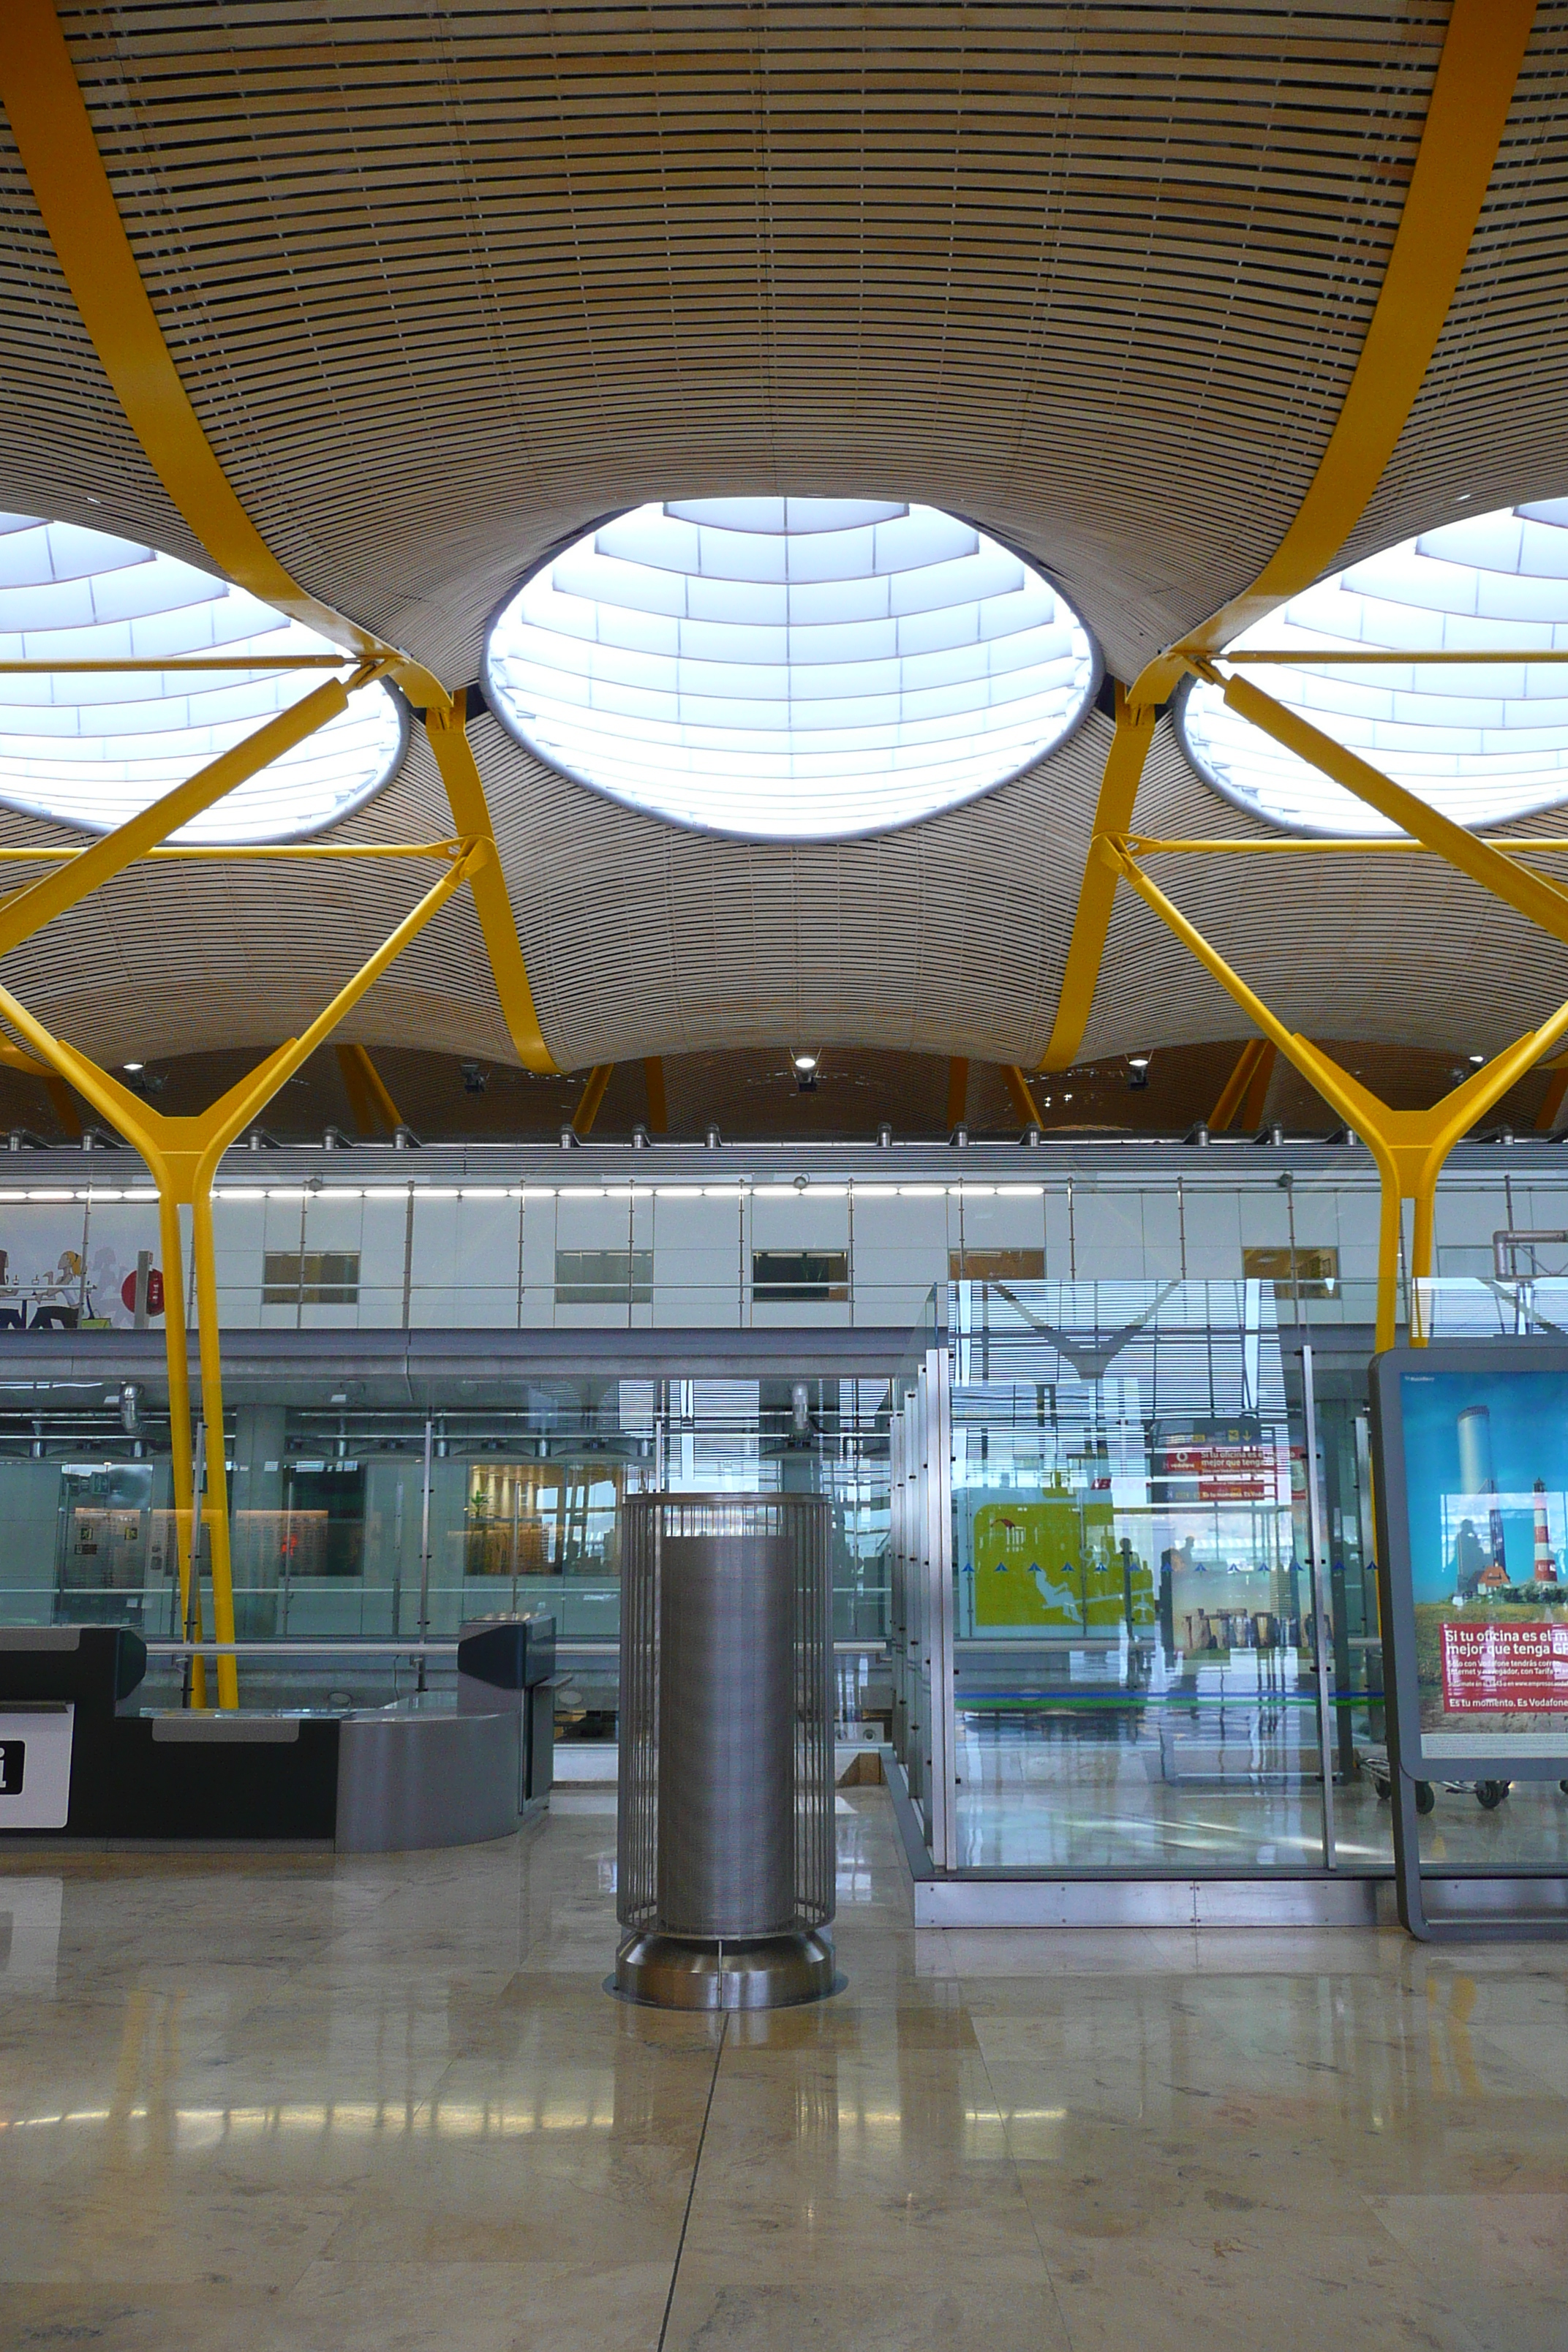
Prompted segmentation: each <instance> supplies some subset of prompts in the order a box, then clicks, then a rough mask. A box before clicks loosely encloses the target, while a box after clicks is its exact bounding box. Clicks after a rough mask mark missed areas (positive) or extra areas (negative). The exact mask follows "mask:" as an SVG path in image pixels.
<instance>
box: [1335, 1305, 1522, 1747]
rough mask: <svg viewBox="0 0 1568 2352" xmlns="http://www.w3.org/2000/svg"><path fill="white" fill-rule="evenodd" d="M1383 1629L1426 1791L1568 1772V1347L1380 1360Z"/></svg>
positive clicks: (1480, 1345) (1439, 1352) (1402, 1353)
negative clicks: (1429, 1784)
mask: <svg viewBox="0 0 1568 2352" xmlns="http://www.w3.org/2000/svg"><path fill="white" fill-rule="evenodd" d="M1374 1370H1375V1377H1374V1381H1373V1397H1374V1402H1375V1409H1376V1420H1377V1427H1378V1430H1379V1432H1380V1442H1381V1446H1382V1460H1381V1462H1380V1464H1379V1467H1378V1475H1377V1481H1376V1484H1377V1490H1378V1500H1379V1504H1380V1507H1381V1510H1382V1513H1383V1516H1384V1519H1385V1521H1386V1534H1385V1536H1384V1540H1383V1541H1382V1544H1381V1549H1382V1552H1383V1554H1384V1561H1385V1573H1386V1574H1387V1576H1388V1578H1389V1580H1390V1584H1389V1593H1388V1622H1386V1624H1385V1631H1386V1632H1387V1633H1391V1634H1392V1636H1393V1643H1394V1677H1393V1679H1394V1688H1395V1696H1396V1700H1397V1702H1398V1705H1399V1708H1400V1719H1399V1734H1400V1741H1401V1745H1402V1748H1403V1751H1404V1755H1405V1769H1406V1770H1407V1771H1409V1772H1410V1773H1412V1774H1413V1775H1414V1776H1415V1777H1416V1778H1418V1779H1426V1780H1433V1779H1442V1778H1443V1777H1444V1776H1445V1775H1447V1776H1448V1777H1449V1778H1454V1777H1460V1778H1464V1779H1467V1780H1468V1779H1472V1778H1473V1779H1476V1780H1486V1779H1510V1778H1512V1779H1517V1778H1521V1777H1546V1778H1556V1777H1559V1770H1558V1759H1561V1760H1562V1763H1563V1769H1564V1770H1568V1349H1564V1348H1563V1347H1561V1346H1558V1345H1556V1344H1555V1343H1550V1342H1542V1341H1537V1340H1531V1339H1519V1340H1505V1341H1502V1342H1500V1343H1493V1342H1489V1341H1475V1340H1451V1341H1448V1342H1447V1343H1444V1344H1439V1345H1435V1346H1432V1347H1428V1348H1416V1349H1395V1350H1394V1351H1393V1352H1392V1353H1390V1354H1388V1355H1386V1356H1383V1357H1380V1358H1379V1359H1378V1361H1377V1364H1376V1366H1375V1368H1374Z"/></svg>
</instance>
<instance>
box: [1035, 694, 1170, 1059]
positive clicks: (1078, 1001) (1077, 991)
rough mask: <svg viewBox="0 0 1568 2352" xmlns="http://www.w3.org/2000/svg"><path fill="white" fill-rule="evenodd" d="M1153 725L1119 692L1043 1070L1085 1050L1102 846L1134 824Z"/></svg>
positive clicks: (1108, 869)
mask: <svg viewBox="0 0 1568 2352" xmlns="http://www.w3.org/2000/svg"><path fill="white" fill-rule="evenodd" d="M1154 720H1155V710H1154V706H1153V704H1152V702H1144V703H1134V702H1131V701H1130V700H1129V698H1128V696H1127V693H1126V690H1125V688H1122V687H1121V686H1120V685H1119V686H1118V687H1117V688H1116V732H1115V734H1114V735H1113V736H1112V737H1111V739H1110V756H1109V757H1108V758H1107V760H1106V762H1105V773H1104V775H1103V776H1102V777H1101V778H1100V799H1099V801H1098V803H1096V806H1095V812H1094V830H1093V832H1092V833H1091V834H1090V835H1089V855H1088V856H1087V857H1086V858H1085V860H1084V867H1083V880H1082V882H1081V883H1080V884H1079V894H1078V912H1077V914H1076V915H1075V916H1074V918H1073V927H1072V940H1071V942H1070V944H1069V945H1068V960H1067V964H1066V967H1065V969H1064V971H1063V972H1062V989H1061V995H1060V997H1059V999H1058V1003H1057V1017H1056V1020H1055V1023H1054V1024H1053V1025H1052V1028H1051V1034H1050V1040H1049V1042H1048V1044H1047V1046H1046V1050H1045V1052H1044V1054H1043V1055H1041V1057H1040V1068H1041V1070H1042V1071H1049V1070H1069V1069H1071V1067H1072V1066H1073V1064H1074V1063H1075V1062H1076V1061H1077V1059H1078V1057H1079V1050H1080V1048H1081V1047H1082V1045H1083V1033H1084V1031H1085V1030H1086V1029H1087V1028H1088V1026H1089V1013H1090V1011H1091V1009H1092V1007H1093V1004H1094V992H1095V989H1096V988H1097V987H1098V985H1099V982H1100V960H1101V958H1102V957H1103V956H1104V953H1105V941H1106V935H1107V933H1108V932H1109V931H1110V910H1111V908H1112V907H1113V906H1114V904H1115V902H1116V867H1115V865H1114V863H1113V862H1112V861H1111V860H1110V858H1109V857H1108V856H1107V855H1106V845H1107V843H1108V842H1110V841H1112V840H1116V839H1119V838H1120V837H1121V835H1123V834H1124V833H1125V832H1126V830H1127V828H1128V826H1129V825H1130V824H1131V822H1132V804H1133V803H1134V801H1135V800H1136V799H1137V797H1138V785H1139V781H1140V779H1141V778H1142V773H1143V762H1144V761H1145V760H1146V759H1147V758H1148V756H1149V746H1150V744H1151V743H1152V741H1153V740H1154Z"/></svg>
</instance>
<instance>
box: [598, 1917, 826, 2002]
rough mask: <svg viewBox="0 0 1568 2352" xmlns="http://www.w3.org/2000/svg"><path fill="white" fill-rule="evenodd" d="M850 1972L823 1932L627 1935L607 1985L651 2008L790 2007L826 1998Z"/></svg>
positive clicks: (623, 1998)
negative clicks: (836, 1960) (837, 1966)
mask: <svg viewBox="0 0 1568 2352" xmlns="http://www.w3.org/2000/svg"><path fill="white" fill-rule="evenodd" d="M843 1982H844V1979H843V1978H842V1977H841V1976H837V1975H836V1974H835V1972H834V1966H833V1939H832V1937H830V1936H826V1935H823V1934H822V1933H821V1932H820V1931H807V1932H802V1933H799V1934H792V1935H787V1936H746V1937H733V1938H724V1937H711V1938H703V1937H684V1936H662V1935H658V1934H647V1935H636V1936H628V1937H627V1938H626V1942H625V1943H624V1944H623V1945H622V1946H621V1948H620V1950H619V1951H618V1952H617V1953H616V1973H615V1975H614V1976H613V1977H607V1978H606V1979H605V1991H606V1992H613V1993H617V1994H618V1995H619V1996H620V1998H621V1999H622V2000H636V2001H641V2002H642V2003H644V2004H645V2006H647V2007H648V2008H651V2009H790V2008H795V2007H797V2006H798V2005H799V2003H800V2002H802V2001H806V2000H824V1999H825V1998H826V1995H827V1994H828V1993H831V1992H837V1990H839V1988H840V1986H841V1985H842V1984H843Z"/></svg>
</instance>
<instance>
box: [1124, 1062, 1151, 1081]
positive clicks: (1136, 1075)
mask: <svg viewBox="0 0 1568 2352" xmlns="http://www.w3.org/2000/svg"><path fill="white" fill-rule="evenodd" d="M1149 1061H1150V1056H1149V1055H1147V1054H1129V1055H1128V1056H1127V1083H1128V1085H1129V1086H1130V1087H1146V1086H1147V1085H1148V1083H1149Z"/></svg>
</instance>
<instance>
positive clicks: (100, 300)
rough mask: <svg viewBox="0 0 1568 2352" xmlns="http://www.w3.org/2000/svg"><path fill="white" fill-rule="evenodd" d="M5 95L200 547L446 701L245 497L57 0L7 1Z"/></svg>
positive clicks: (122, 379)
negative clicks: (162, 308) (145, 280)
mask: <svg viewBox="0 0 1568 2352" xmlns="http://www.w3.org/2000/svg"><path fill="white" fill-rule="evenodd" d="M0 100H4V103H5V112H6V115H7V117H8V118H9V121H10V124H11V131H12V135H13V136H14V137H15V139H16V145H17V148H18V150H19V152H20V154H21V157H22V163H23V165H24V167H25V169H26V174H27V178H28V180H29V181H30V182H31V184H32V189H33V194H34V195H35V197H36V198H37V205H38V210H39V211H40V212H41V213H42V215H43V216H44V222H45V225H46V226H47V229H48V232H49V238H50V241H51V243H52V244H53V246H54V248H55V252H56V254H57V255H58V257H59V264H60V268H61V269H62V270H63V271H64V273H65V278H66V283H67V284H68V286H69V288H70V290H71V293H72V295H73V296H74V297H75V299H76V306H77V309H78V310H79V311H80V313H81V317H82V323H83V325H84V326H85V327H86V329H87V331H88V333H89V335H90V336H91V338H92V342H93V347H94V349H95V350H96V351H97V352H98V356H99V358H100V361H101V362H102V363H103V370H104V373H105V374H106V375H107V376H108V378H109V381H110V383H111V384H112V385H113V387H114V390H115V394H116V395H117V396H118V398H119V401H120V404H121V408H122V409H123V410H124V411H125V415H126V417H127V419H128V420H129V422H130V425H131V428H132V432H133V433H134V434H135V436H136V437H137V439H138V440H139V441H140V442H141V444H142V448H143V449H144V450H145V451H146V453H147V457H148V459H149V461H150V463H151V464H152V467H153V472H154V473H155V474H156V475H157V477H158V478H159V480H160V481H161V482H162V483H163V488H164V489H165V490H166V491H167V492H168V494H169V497H170V499H172V501H173V502H174V506H175V507H176V508H177V509H179V512H180V513H181V514H182V515H183V516H184V520H185V521H186V523H187V524H188V525H189V526H190V528H191V530H193V531H194V532H195V535H196V537H197V539H198V540H199V541H201V543H202V545H203V546H204V547H205V549H206V551H207V552H208V554H209V555H211V556H212V557H213V558H214V560H215V561H216V562H218V563H219V564H221V565H222V567H223V569H224V571H225V572H227V574H228V576H229V578H230V579H231V580H235V581H237V582H238V583H239V585H240V586H241V587H242V588H245V589H248V591H249V592H250V593H251V594H252V595H253V596H258V597H259V598H260V599H261V601H262V603H263V604H271V605H273V606H275V607H276V609H277V610H278V611H279V612H280V613H287V614H289V617H290V619H291V620H296V621H300V622H302V623H303V624H304V625H305V627H306V628H309V629H315V630H316V631H317V632H318V633H319V634H320V635H321V636H323V637H326V638H328V639H330V641H331V643H332V644H333V645H335V646H343V647H345V649H346V650H347V651H348V652H349V653H351V654H353V656H354V658H355V659H356V660H358V661H379V660H381V659H382V658H383V657H384V656H386V655H388V654H390V655H391V656H393V659H394V662H395V675H396V676H397V677H398V680H399V683H400V684H401V685H403V686H404V687H405V689H406V690H407V692H408V694H409V696H410V698H411V699H412V700H414V701H416V702H419V703H428V702H430V701H432V700H437V701H441V700H445V695H444V694H443V691H442V688H441V687H440V686H439V684H438V683H437V680H436V679H435V678H433V677H431V676H430V674H429V672H428V671H427V670H426V669H425V668H424V666H423V665H422V664H420V663H417V662H414V661H411V660H410V659H409V657H408V656H406V655H405V654H402V653H399V652H398V651H397V649H396V648H395V647H393V646H385V645H384V644H383V643H382V641H381V640H380V638H378V637H376V636H374V635H372V633H371V632H370V631H369V630H368V629H363V628H361V627H360V625H358V623H357V622H354V621H350V620H346V619H345V618H344V617H343V615H342V614H341V613H336V612H334V611H333V610H332V608H331V605H330V604H322V603H321V601H320V599H319V598H317V597H315V596H312V595H310V593H308V592H307V591H306V590H305V589H303V588H301V587H300V584H299V583H298V582H297V581H295V580H293V579H291V578H290V577H289V573H288V572H286V571H285V570H284V568H283V566H282V565H281V564H280V563H279V561H278V559H277V557H276V556H275V555H274V554H273V552H272V550H271V549H270V548H269V547H268V544H267V542H266V541H265V540H264V539H263V538H262V536H261V534H260V532H259V531H258V530H257V528H256V525H255V524H254V523H253V522H252V521H251V520H250V517H249V516H248V515H247V513H246V511H245V509H244V507H243V506H242V505H241V504H240V502H239V499H238V497H237V493H236V491H235V488H234V486H233V484H232V483H231V482H230V480H229V478H228V476H227V475H226V473H225V472H224V470H223V467H222V466H221V465H220V464H219V463H218V459H217V456H216V451H215V450H214V448H213V446H212V444H211V443H210V442H209V440H208V439H207V436H206V433H205V428H204V427H203V425H202V422H201V419H200V417H199V416H198V415H196V412H195V409H194V408H193V407H192V405H191V403H190V399H189V396H188V394H186V391H185V387H184V384H183V383H181V381H180V373H179V370H178V369H177V368H176V367H175V365H174V358H173V356H172V354H171V352H170V351H169V347H168V345H167V343H165V341H163V329H162V328H161V327H160V326H159V324H158V320H157V316H156V314H155V312H154V311H153V305H152V303H151V302H150V301H149V299H148V297H147V289H146V288H145V286H144V285H143V284H142V273H141V271H140V269H139V268H137V266H136V257H135V255H134V253H132V249H131V240H130V238H129V237H128V236H126V234H125V226H124V224H123V222H122V221H121V217H120V210H119V207H118V205H116V203H115V201H114V191H113V189H112V188H111V187H110V184H109V175H108V173H107V172H106V171H105V170H104V168H103V159H102V157H101V156H100V153H99V152H98V142H97V140H96V139H95V138H94V136H93V130H92V124H91V121H90V120H89V116H88V111H87V108H86V106H85V105H84V104H83V102H82V95H81V91H80V89H79V86H78V83H77V78H76V68H75V67H74V66H73V65H72V63H71V58H70V51H69V49H68V47H67V46H66V38H65V35H64V33H63V32H62V31H61V29H60V23H59V18H58V16H57V15H56V13H55V7H54V0H6V5H5V7H4V8H0Z"/></svg>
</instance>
